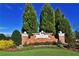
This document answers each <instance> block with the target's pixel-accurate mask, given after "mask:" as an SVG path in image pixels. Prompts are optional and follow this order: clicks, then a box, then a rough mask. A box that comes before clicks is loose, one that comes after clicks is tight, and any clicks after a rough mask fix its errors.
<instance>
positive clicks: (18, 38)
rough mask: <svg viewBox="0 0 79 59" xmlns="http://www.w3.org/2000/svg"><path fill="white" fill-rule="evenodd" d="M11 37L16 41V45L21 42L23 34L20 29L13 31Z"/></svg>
mask: <svg viewBox="0 0 79 59" xmlns="http://www.w3.org/2000/svg"><path fill="white" fill-rule="evenodd" d="M11 39H12V40H13V41H14V43H15V44H16V45H20V44H21V34H20V32H19V31H18V30H15V31H13V33H12V36H11Z"/></svg>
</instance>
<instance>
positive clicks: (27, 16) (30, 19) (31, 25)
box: [22, 4, 38, 35]
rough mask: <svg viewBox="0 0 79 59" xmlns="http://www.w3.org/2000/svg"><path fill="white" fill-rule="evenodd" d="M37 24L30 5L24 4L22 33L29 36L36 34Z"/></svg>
mask: <svg viewBox="0 0 79 59" xmlns="http://www.w3.org/2000/svg"><path fill="white" fill-rule="evenodd" d="M37 29H38V23H37V19H36V15H35V11H34V8H33V7H32V4H26V7H25V11H24V13H23V26H22V32H24V31H26V32H27V33H28V34H29V35H32V33H35V32H37Z"/></svg>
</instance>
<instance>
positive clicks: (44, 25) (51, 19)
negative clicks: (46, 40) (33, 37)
mask: <svg viewBox="0 0 79 59" xmlns="http://www.w3.org/2000/svg"><path fill="white" fill-rule="evenodd" d="M41 30H43V31H45V32H49V33H50V32H52V33H54V34H55V13H54V11H53V9H52V8H51V6H50V4H45V5H44V6H43V8H42V11H41V14H40V31H41Z"/></svg>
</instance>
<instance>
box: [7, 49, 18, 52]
mask: <svg viewBox="0 0 79 59" xmlns="http://www.w3.org/2000/svg"><path fill="white" fill-rule="evenodd" d="M6 51H10V52H16V51H17V49H16V48H9V49H7V50H6Z"/></svg>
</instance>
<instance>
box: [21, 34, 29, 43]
mask: <svg viewBox="0 0 79 59" xmlns="http://www.w3.org/2000/svg"><path fill="white" fill-rule="evenodd" d="M28 40H29V38H28V34H27V33H26V32H24V33H22V41H21V44H22V45H25V44H27V41H28Z"/></svg>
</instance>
